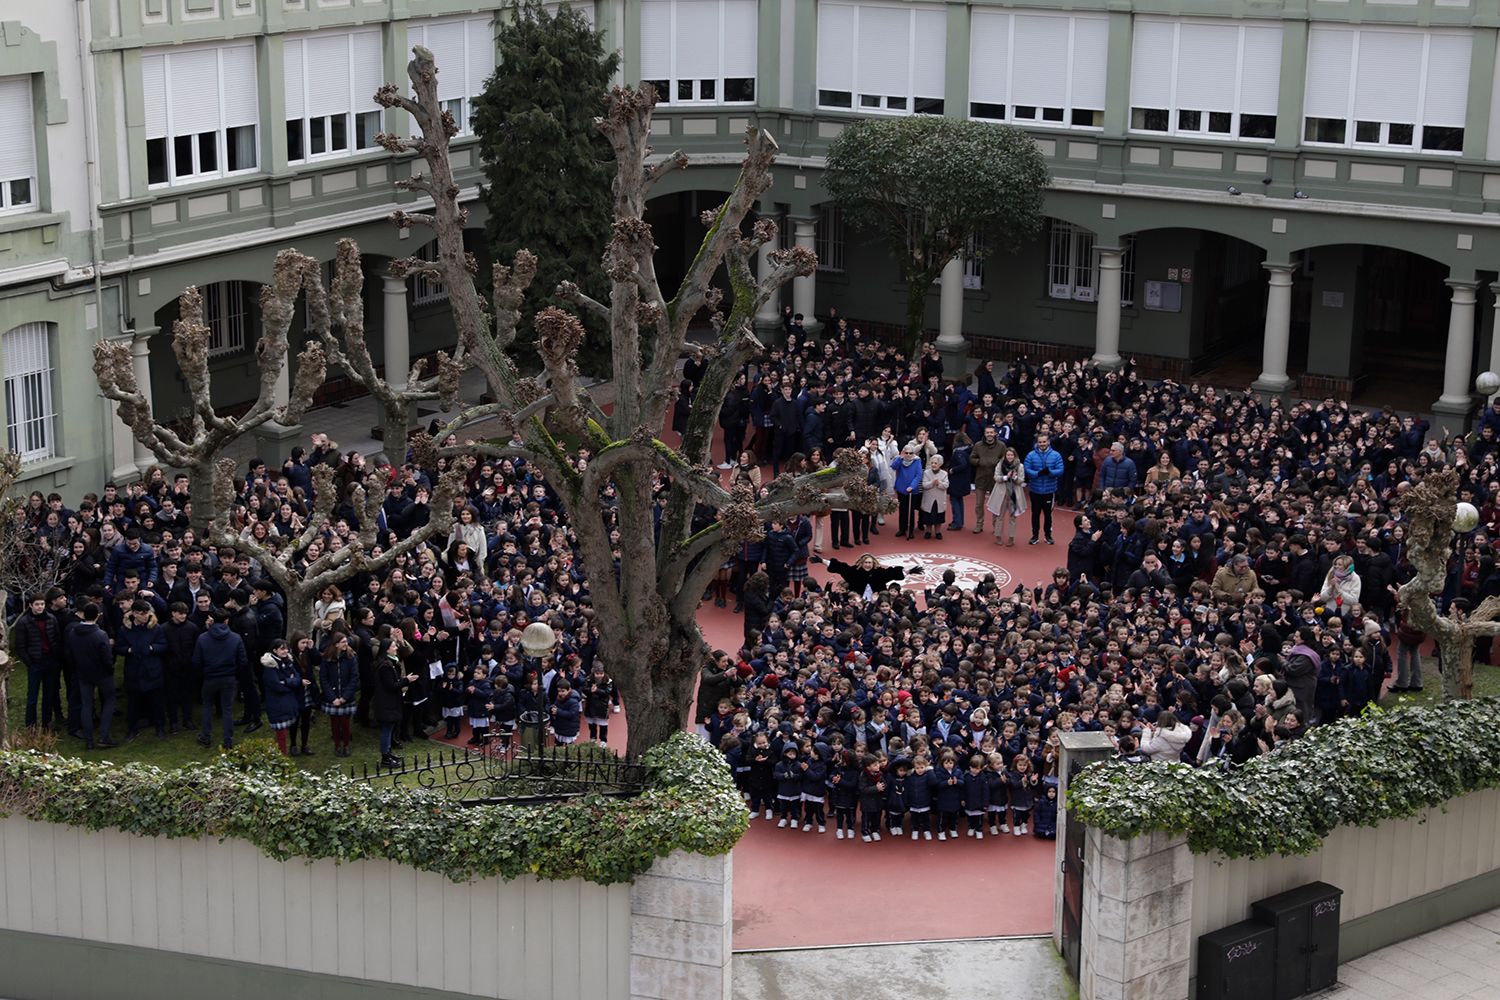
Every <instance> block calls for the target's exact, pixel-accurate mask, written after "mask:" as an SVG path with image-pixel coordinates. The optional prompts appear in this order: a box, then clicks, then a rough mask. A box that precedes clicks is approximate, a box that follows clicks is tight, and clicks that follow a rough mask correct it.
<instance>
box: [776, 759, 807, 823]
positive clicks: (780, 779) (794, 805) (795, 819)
mask: <svg viewBox="0 0 1500 1000" xmlns="http://www.w3.org/2000/svg"><path fill="white" fill-rule="evenodd" d="M797 757H798V751H797V744H796V742H795V741H794V740H791V739H788V740H787V741H786V742H785V743H784V744H782V747H781V760H779V761H777V762H776V767H775V770H774V772H773V773H774V774H775V777H776V811H777V813H778V815H779V816H780V819H778V820H777V821H776V826H777V828H778V829H782V828H785V827H786V825H787V822H788V821H790V822H791V825H792V827H793V829H795V828H796V827H797V826H798V825H799V824H800V821H801V818H802V773H803V770H804V769H803V767H802V761H800V760H798V759H797Z"/></svg>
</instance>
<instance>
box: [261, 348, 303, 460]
mask: <svg viewBox="0 0 1500 1000" xmlns="http://www.w3.org/2000/svg"><path fill="white" fill-rule="evenodd" d="M296 363H297V355H296V353H295V352H294V351H293V350H292V349H291V345H290V344H288V345H287V352H286V362H285V363H284V364H283V365H282V366H281V374H279V375H277V376H276V387H275V389H274V390H273V391H272V394H271V399H272V401H273V402H274V403H275V404H276V405H277V406H285V405H286V404H287V403H288V402H289V401H290V400H291V398H292V366H293V365H295V364H296ZM253 436H254V438H255V455H256V457H257V458H259V459H261V460H262V461H263V462H265V463H266V464H267V465H269V466H270V467H271V468H273V469H274V468H276V467H278V466H279V465H280V464H281V463H282V461H283V460H284V459H285V458H286V457H287V455H289V454H291V450H292V441H293V439H294V438H299V437H301V436H302V425H301V424H283V423H278V422H277V421H275V420H267V421H266V422H265V423H263V424H261V425H260V426H259V427H257V428H255V431H254V434H253Z"/></svg>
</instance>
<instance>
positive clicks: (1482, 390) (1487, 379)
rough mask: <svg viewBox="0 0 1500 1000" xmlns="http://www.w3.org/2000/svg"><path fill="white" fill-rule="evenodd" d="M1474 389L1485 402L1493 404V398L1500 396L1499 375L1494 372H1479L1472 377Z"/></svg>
mask: <svg viewBox="0 0 1500 1000" xmlns="http://www.w3.org/2000/svg"><path fill="white" fill-rule="evenodd" d="M1474 388H1475V389H1477V390H1478V391H1479V394H1480V395H1481V396H1483V397H1484V399H1485V402H1487V403H1493V402H1494V401H1495V396H1496V395H1497V394H1500V375H1497V374H1495V373H1494V372H1480V373H1479V374H1478V375H1476V376H1475V377H1474Z"/></svg>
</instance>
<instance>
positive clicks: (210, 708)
mask: <svg viewBox="0 0 1500 1000" xmlns="http://www.w3.org/2000/svg"><path fill="white" fill-rule="evenodd" d="M248 664H249V656H248V655H247V654H246V652H245V641H244V640H243V639H241V638H240V637H239V636H238V635H236V634H235V632H234V630H233V629H231V628H230V627H229V613H228V612H227V611H225V610H224V609H223V608H220V607H217V606H216V607H213V608H211V609H210V610H209V612H208V631H206V632H204V633H203V634H202V635H200V636H199V637H198V643H197V645H195V646H194V647H193V670H194V671H195V672H197V673H199V674H201V675H202V677H203V728H202V729H201V730H200V731H199V733H198V744H199V745H200V746H205V747H206V746H208V745H209V739H210V737H211V736H212V734H213V729H214V705H218V706H219V712H220V714H222V715H223V716H224V749H225V750H228V749H229V748H230V747H232V746H234V693H235V688H236V687H237V685H236V683H235V678H236V677H237V676H239V673H240V671H242V670H246V669H248Z"/></svg>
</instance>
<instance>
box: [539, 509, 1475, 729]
mask: <svg viewBox="0 0 1500 1000" xmlns="http://www.w3.org/2000/svg"><path fill="white" fill-rule="evenodd" d="M1474 517H1475V521H1476V523H1477V521H1478V517H1479V514H1478V512H1477V511H1476V512H1475V514H1474ZM555 648H557V633H556V632H554V631H552V626H551V625H548V624H547V623H546V622H532V623H531V624H530V625H527V626H526V628H525V630H524V631H522V633H521V652H523V653H525V654H526V658H527V659H529V660H535V661H536V676H537V689H538V691H537V696H538V699H539V701H540V704H539V705H538V706H537V713H536V750H537V753H538V754H540V753H541V752H542V745H543V743H545V742H546V741H545V739H544V738H543V735H542V734H543V733H545V732H546V720H547V689H546V688H544V687H542V686H541V679H542V661H543V660H545V659H546V658H547V657H549V656H551V655H552V650H553V649H555ZM522 724H523V725H524V724H525V720H524V719H523V720H522Z"/></svg>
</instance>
